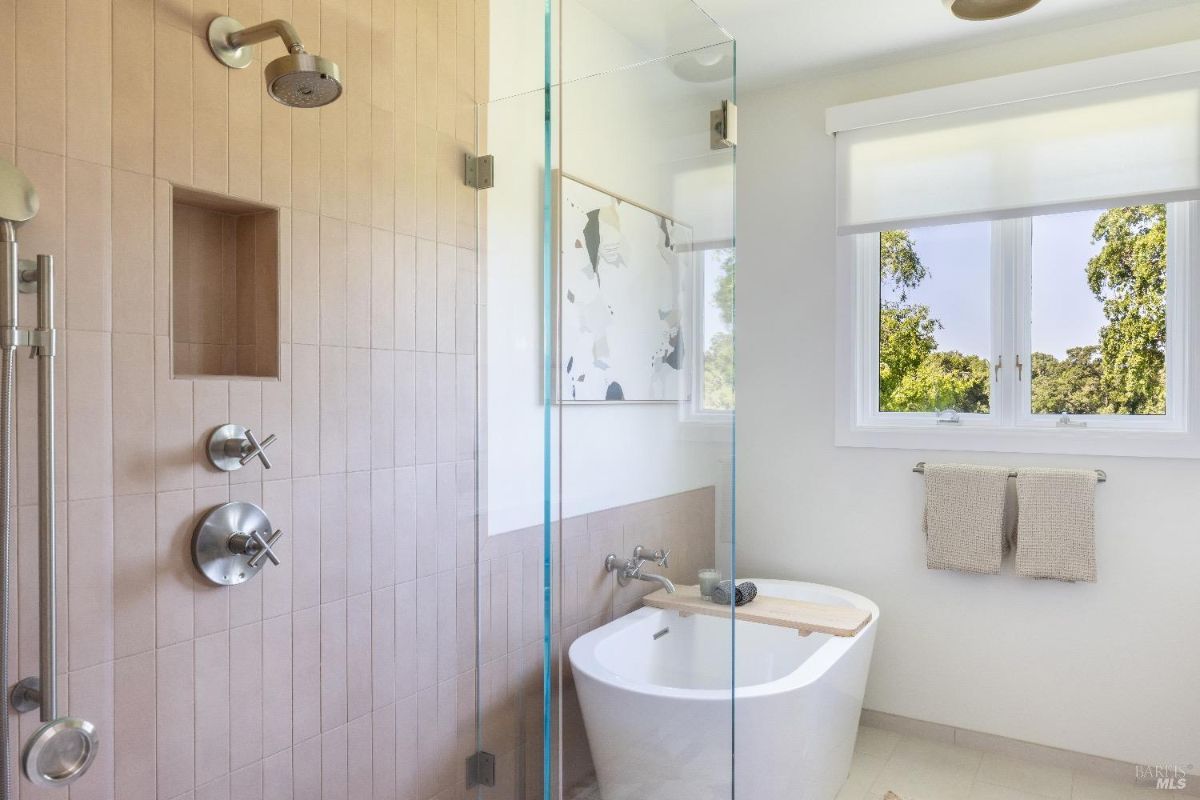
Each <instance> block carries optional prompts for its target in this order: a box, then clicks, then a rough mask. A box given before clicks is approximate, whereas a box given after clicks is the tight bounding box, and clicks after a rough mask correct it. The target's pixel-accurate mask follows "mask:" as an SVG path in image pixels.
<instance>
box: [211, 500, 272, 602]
mask: <svg viewBox="0 0 1200 800" xmlns="http://www.w3.org/2000/svg"><path fill="white" fill-rule="evenodd" d="M282 536H283V531H281V530H277V529H275V528H273V527H272V525H271V520H269V519H268V518H267V512H265V511H263V510H262V509H261V508H259V507H258V506H256V505H255V504H254V503H225V504H224V505H220V506H216V507H215V508H213V509H210V510H209V512H208V513H207V514H205V515H204V516H203V517H202V518H201V519H200V523H199V524H198V525H196V530H195V532H194V533H193V534H192V563H193V564H195V566H196V569H197V570H199V571H200V574H201V575H203V576H204V577H205V578H207V579H208V581H209V582H210V583H214V584H216V585H217V586H236V585H238V584H239V583H245V582H246V581H248V580H250V579H251V578H253V577H254V576H255V575H257V574H258V573H259V572H260V571H262V568H263V566H265V565H266V563H267V562H268V561H270V562H271V563H272V564H275V565H276V566H278V565H279V556H277V555H276V554H275V551H274V550H273V549H272V548H273V547H274V546H275V544H276V543H277V542H278V541H279V539H280V538H281V537H282Z"/></svg>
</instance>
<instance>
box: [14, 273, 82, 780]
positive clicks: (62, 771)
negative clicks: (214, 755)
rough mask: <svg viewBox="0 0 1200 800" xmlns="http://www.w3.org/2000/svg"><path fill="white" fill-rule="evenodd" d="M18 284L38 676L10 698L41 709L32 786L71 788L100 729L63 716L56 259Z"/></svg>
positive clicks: (29, 757) (30, 754) (26, 760)
mask: <svg viewBox="0 0 1200 800" xmlns="http://www.w3.org/2000/svg"><path fill="white" fill-rule="evenodd" d="M20 279H21V280H23V281H25V282H32V281H36V282H37V304H38V314H37V318H38V319H37V328H36V329H34V330H32V331H29V332H28V333H27V334H26V335H25V336H24V337H22V336H18V337H17V338H18V340H19V341H21V342H22V343H24V344H28V345H29V346H30V348H31V349H32V355H34V356H36V357H37V360H38V450H39V452H38V506H39V508H38V606H39V608H38V639H39V642H38V644H39V650H40V658H39V663H38V677H37V678H36V679H35V678H25V679H24V680H22V681H20V683H18V684H17V686H16V688H15V689H13V692H12V694H11V698H12V705H13V707H14V708H15V709H17V711H32V710H33V709H34V708H35V707H36V708H38V709H39V711H40V716H41V719H42V724H41V726H40V727H39V728H38V729H37V731H35V732H34V734H33V735H32V736H30V737H29V739H28V741H27V742H26V743H25V747H24V749H23V750H22V757H21V760H22V765H23V768H24V769H23V771H24V773H25V777H26V778H27V779H28V780H29V781H30V782H31V783H33V784H34V785H35V786H41V787H56V786H67V785H69V784H71V783H74V782H75V781H77V780H78V779H79V778H81V777H83V775H84V774H85V773H86V772H87V771H88V768H89V767H91V765H92V762H93V761H95V759H96V753H97V751H98V750H99V747H100V737H99V735H98V734H97V732H96V726H95V725H93V724H92V723H90V722H88V721H87V720H85V719H81V718H79V717H72V716H70V715H69V714H68V715H67V716H62V717H60V716H59V715H58V681H57V677H58V607H57V602H56V600H57V596H58V591H57V589H58V587H57V580H58V576H57V573H56V570H55V562H56V560H57V553H56V552H55V538H56V533H57V531H56V527H55V524H56V521H57V520H56V519H55V507H54V504H55V501H56V499H57V498H56V497H55V486H54V477H55V475H54V471H55V470H54V464H55V435H54V357H55V355H56V353H55V348H56V345H57V342H56V337H55V331H54V259H53V258H52V257H51V256H47V255H39V256H38V258H37V269H36V270H25V271H23V272H22V273H21V275H20Z"/></svg>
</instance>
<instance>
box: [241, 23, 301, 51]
mask: <svg viewBox="0 0 1200 800" xmlns="http://www.w3.org/2000/svg"><path fill="white" fill-rule="evenodd" d="M276 37H278V38H280V39H282V40H283V44H284V46H286V47H287V49H288V52H290V53H302V52H304V43H303V42H302V41H300V34H299V33H297V32H296V29H295V28H294V27H293V26H292V23H290V22H288V21H287V20H285V19H273V20H270V21H269V22H262V23H259V24H258V25H251V26H250V27H249V28H243V29H241V30H240V31H234V32H233V33H231V34H229V37H228V41H229V46H230V47H233V48H239V47H248V46H250V45H252V44H258V43H259V42H265V41H268V40H269V39H274V38H276Z"/></svg>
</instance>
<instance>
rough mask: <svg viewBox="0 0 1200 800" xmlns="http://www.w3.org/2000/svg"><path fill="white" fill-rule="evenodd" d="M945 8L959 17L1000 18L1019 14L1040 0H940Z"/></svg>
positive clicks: (973, 18)
mask: <svg viewBox="0 0 1200 800" xmlns="http://www.w3.org/2000/svg"><path fill="white" fill-rule="evenodd" d="M942 2H943V3H945V5H946V8H948V9H950V11H951V13H953V14H954V16H956V17H958V18H959V19H967V20H971V21H980V20H989V19H1001V18H1003V17H1011V16H1012V15H1013V14H1020V13H1021V12H1022V11H1028V10H1029V9H1031V8H1033V7H1034V6H1036V5H1037V4H1038V3H1039V2H1041V0H942Z"/></svg>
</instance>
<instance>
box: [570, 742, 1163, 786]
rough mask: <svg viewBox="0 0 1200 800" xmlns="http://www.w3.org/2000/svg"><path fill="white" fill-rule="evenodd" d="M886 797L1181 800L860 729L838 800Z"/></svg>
mask: <svg viewBox="0 0 1200 800" xmlns="http://www.w3.org/2000/svg"><path fill="white" fill-rule="evenodd" d="M889 791H892V792H895V793H896V794H897V795H899V796H900V798H901V800H1171V798H1173V797H1174V796H1181V795H1179V793H1177V792H1166V791H1160V790H1157V789H1150V788H1137V787H1134V786H1126V785H1123V784H1119V783H1114V782H1112V781H1108V780H1105V779H1104V778H1099V777H1096V776H1094V775H1090V774H1087V773H1082V772H1078V771H1075V770H1070V769H1066V768H1064V767H1049V766H1045V765H1044V764H1037V763H1034V762H1030V761H1022V760H1020V759H1016V758H1011V757H1009V756H1003V755H998V754H996V753H984V752H982V751H979V750H972V749H970V748H967V747H961V746H959V745H952V744H944V743H942V742H935V741H931V740H929V739H921V738H918V737H915V736H906V735H903V734H899V733H895V732H893V731H885V730H880V729H879V728H870V727H866V726H863V727H861V728H859V730H858V742H857V743H856V744H855V747H854V762H853V764H852V766H851V768H850V777H849V778H848V779H847V780H846V785H845V786H843V787H842V790H841V792H839V793H838V796H837V800H881V799H882V798H883V796H884V794H886V793H887V792H889ZM567 800H601V797H600V792H599V790H598V789H597V788H596V786H595V785H594V784H592V785H590V786H579V787H576V788H575V789H573V790H572V791H570V792H567Z"/></svg>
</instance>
